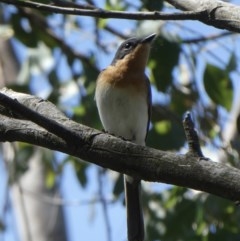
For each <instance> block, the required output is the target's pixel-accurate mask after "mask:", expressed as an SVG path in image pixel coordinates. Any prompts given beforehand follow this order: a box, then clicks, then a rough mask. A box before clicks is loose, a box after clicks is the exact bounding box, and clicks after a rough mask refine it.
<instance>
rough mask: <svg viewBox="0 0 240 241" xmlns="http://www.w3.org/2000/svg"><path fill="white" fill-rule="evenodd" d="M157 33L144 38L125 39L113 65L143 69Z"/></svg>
mask: <svg viewBox="0 0 240 241" xmlns="http://www.w3.org/2000/svg"><path fill="white" fill-rule="evenodd" d="M155 36H156V34H155V33H154V34H151V35H149V36H147V37H144V38H130V39H127V40H126V41H124V42H123V43H122V44H121V45H120V46H119V48H118V50H117V52H116V54H115V57H114V59H113V61H112V65H116V66H118V65H119V66H123V65H124V66H126V67H128V68H131V69H135V70H143V71H144V69H145V67H146V64H147V60H148V56H149V52H150V48H151V43H152V41H153V39H154V38H155Z"/></svg>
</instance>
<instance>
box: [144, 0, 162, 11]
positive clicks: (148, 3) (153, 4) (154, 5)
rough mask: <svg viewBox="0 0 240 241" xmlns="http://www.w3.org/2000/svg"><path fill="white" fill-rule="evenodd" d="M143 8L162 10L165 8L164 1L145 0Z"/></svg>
mask: <svg viewBox="0 0 240 241" xmlns="http://www.w3.org/2000/svg"><path fill="white" fill-rule="evenodd" d="M142 4H143V5H142V8H146V9H147V10H149V11H160V10H161V9H162V8H163V1H162V0H158V1H152V0H143V1H142Z"/></svg>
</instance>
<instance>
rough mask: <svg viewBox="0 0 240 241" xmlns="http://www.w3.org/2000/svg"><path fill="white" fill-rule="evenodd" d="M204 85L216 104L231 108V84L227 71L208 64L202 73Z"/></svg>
mask: <svg viewBox="0 0 240 241" xmlns="http://www.w3.org/2000/svg"><path fill="white" fill-rule="evenodd" d="M204 86H205V90H206V92H207V93H208V95H209V97H210V98H211V99H212V101H213V102H214V103H216V104H217V105H221V106H223V107H225V108H226V109H227V110H228V111H229V110H230V109H231V106H232V100H233V85H232V81H231V79H230V76H229V74H228V72H227V71H224V70H222V69H220V68H218V67H217V66H214V65H211V64H208V65H207V67H206V69H205V73H204Z"/></svg>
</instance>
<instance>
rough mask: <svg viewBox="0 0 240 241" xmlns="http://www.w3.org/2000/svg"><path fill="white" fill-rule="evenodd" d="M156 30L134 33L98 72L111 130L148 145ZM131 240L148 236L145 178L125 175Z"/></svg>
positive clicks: (102, 109)
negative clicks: (143, 191) (143, 192)
mask: <svg viewBox="0 0 240 241" xmlns="http://www.w3.org/2000/svg"><path fill="white" fill-rule="evenodd" d="M155 36H156V34H155V33H153V34H151V35H149V36H147V37H141V38H139V37H132V38H129V39H127V40H125V41H124V42H123V43H122V44H121V45H120V46H119V48H118V49H117V51H116V54H115V56H114V58H113V60H112V62H111V64H110V65H109V66H108V67H107V68H105V69H104V70H103V71H102V72H101V73H100V74H99V76H98V78H97V82H96V89H95V100H96V105H97V109H98V113H99V116H100V120H101V122H102V125H103V128H104V130H105V131H106V132H108V133H109V134H113V135H114V136H117V137H121V138H123V139H125V140H128V141H131V142H133V143H135V144H138V145H142V146H145V141H146V138H147V134H148V131H149V125H150V117H151V106H152V100H151V88H150V81H149V79H148V77H147V76H146V74H145V68H146V65H147V61H148V58H149V54H150V50H151V45H152V43H153V40H154V39H155ZM124 189H125V203H126V210H127V233H128V241H143V240H144V221H143V211H142V205H141V197H140V194H141V180H140V179H137V178H134V177H131V176H128V175H124Z"/></svg>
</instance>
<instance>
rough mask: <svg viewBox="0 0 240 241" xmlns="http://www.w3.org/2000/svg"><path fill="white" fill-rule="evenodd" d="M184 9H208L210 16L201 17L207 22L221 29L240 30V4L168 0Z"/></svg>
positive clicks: (199, 0) (204, 0)
mask: <svg viewBox="0 0 240 241" xmlns="http://www.w3.org/2000/svg"><path fill="white" fill-rule="evenodd" d="M166 1H167V2H168V3H170V4H172V5H173V6H174V7H176V8H178V9H181V10H183V11H187V12H188V11H196V12H201V11H206V12H207V13H208V14H207V15H208V17H207V18H206V19H201V20H200V19H199V20H200V21H202V22H203V23H205V24H208V25H211V26H214V27H216V28H220V29H227V30H230V31H234V32H238V33H239V32H240V27H239V23H240V6H236V5H233V4H231V3H227V2H223V1H216V0H166Z"/></svg>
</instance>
